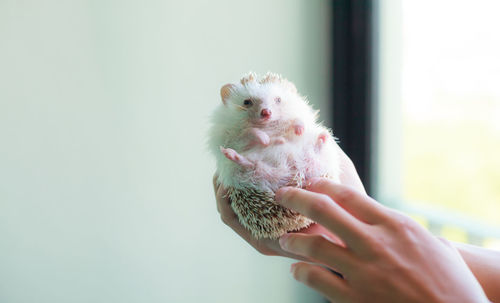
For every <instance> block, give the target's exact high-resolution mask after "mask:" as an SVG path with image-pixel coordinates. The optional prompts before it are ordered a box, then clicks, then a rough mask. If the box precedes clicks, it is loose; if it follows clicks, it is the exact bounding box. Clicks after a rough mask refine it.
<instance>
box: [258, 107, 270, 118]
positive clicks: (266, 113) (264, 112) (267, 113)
mask: <svg viewBox="0 0 500 303" xmlns="http://www.w3.org/2000/svg"><path fill="white" fill-rule="evenodd" d="M260 117H261V118H262V119H265V120H267V119H269V118H271V110H270V109H267V108H264V109H263V110H261V111H260Z"/></svg>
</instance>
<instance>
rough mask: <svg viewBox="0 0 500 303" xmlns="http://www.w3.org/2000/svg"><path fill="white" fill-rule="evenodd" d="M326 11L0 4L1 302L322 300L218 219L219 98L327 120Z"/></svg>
mask: <svg viewBox="0 0 500 303" xmlns="http://www.w3.org/2000/svg"><path fill="white" fill-rule="evenodd" d="M328 27H329V8H328V3H327V2H326V1H306V0H303V1H298V0H294V1H286V0H281V1H263V0H261V1H153V0H147V1H118V0H116V1H109V0H104V1H83V0H82V1H50V0H48V1H36V0H25V1H9V0H1V1H0V302H2V303H14V302H16V303H24V302H40V303H44V302H47V303H57V302H121V303H125V302H321V301H322V299H321V297H319V296H317V295H315V294H314V293H313V292H312V291H310V290H308V289H306V288H305V287H303V286H302V285H300V284H298V283H296V282H295V281H294V280H293V279H292V278H291V276H290V274H289V271H288V266H289V264H290V261H288V260H285V259H282V258H277V257H264V256H261V255H259V254H258V253H257V252H256V251H254V250H253V249H252V248H251V247H250V246H249V245H247V244H246V243H245V242H244V241H243V240H241V239H240V238H239V237H238V236H237V235H236V234H235V233H234V232H232V231H231V230H230V229H229V228H227V227H226V226H224V224H223V223H222V222H221V221H220V220H219V217H218V214H217V212H216V208H215V201H214V197H213V192H212V184H211V182H212V181H211V179H212V174H213V172H214V164H213V159H212V158H211V156H210V155H209V154H208V153H207V152H206V151H205V134H206V129H207V121H208V119H207V118H208V116H209V114H210V113H211V111H212V110H213V109H214V107H215V106H216V105H217V104H219V102H220V100H219V88H220V87H221V86H222V85H223V84H224V83H227V82H229V81H236V80H237V79H239V77H240V76H241V75H242V74H243V73H245V72H247V71H249V70H253V71H256V72H259V73H264V72H266V71H268V70H270V71H274V72H279V73H282V74H283V75H285V76H286V77H287V78H289V79H290V80H292V81H294V82H295V83H296V85H297V87H298V89H299V91H300V92H301V93H302V94H305V95H307V96H309V98H310V100H311V101H312V103H313V104H315V105H316V107H318V108H322V109H323V115H322V118H323V119H326V120H328V119H327V118H328V117H327V115H325V113H326V111H327V110H328V106H327V104H328V100H327V99H328V94H327V92H328V83H327V81H328V76H329V74H328V73H329V64H330V62H329V56H328V55H329V50H328V44H329V37H328V36H329V33H328Z"/></svg>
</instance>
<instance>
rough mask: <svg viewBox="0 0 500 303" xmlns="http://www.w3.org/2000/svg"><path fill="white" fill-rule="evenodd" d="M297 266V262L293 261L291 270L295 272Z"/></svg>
mask: <svg viewBox="0 0 500 303" xmlns="http://www.w3.org/2000/svg"><path fill="white" fill-rule="evenodd" d="M296 266H297V263H293V264H292V265H291V266H290V272H291V273H292V274H293V272H294V271H295V267H296Z"/></svg>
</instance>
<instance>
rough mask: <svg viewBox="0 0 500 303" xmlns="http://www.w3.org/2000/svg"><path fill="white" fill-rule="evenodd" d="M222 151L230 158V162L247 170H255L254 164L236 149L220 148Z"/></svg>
mask: <svg viewBox="0 0 500 303" xmlns="http://www.w3.org/2000/svg"><path fill="white" fill-rule="evenodd" d="M220 151H221V152H222V153H223V154H224V156H226V158H228V159H229V160H231V161H233V162H234V163H236V164H238V165H241V166H242V167H245V168H253V167H254V164H253V163H252V162H250V161H249V160H248V159H247V158H245V157H243V156H242V155H240V154H238V153H237V152H236V151H235V150H234V149H232V148H224V147H222V146H221V147H220Z"/></svg>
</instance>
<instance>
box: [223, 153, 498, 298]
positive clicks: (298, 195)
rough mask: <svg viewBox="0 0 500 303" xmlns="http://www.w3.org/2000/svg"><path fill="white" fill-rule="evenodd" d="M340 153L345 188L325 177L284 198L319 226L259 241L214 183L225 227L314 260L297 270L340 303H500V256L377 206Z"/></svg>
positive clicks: (287, 191)
mask: <svg viewBox="0 0 500 303" xmlns="http://www.w3.org/2000/svg"><path fill="white" fill-rule="evenodd" d="M339 151H340V149H339ZM340 153H341V154H342V160H341V166H342V168H343V169H342V171H343V173H342V174H341V176H340V181H341V183H342V184H336V183H333V182H331V181H329V180H326V179H321V178H318V179H312V180H309V182H308V185H307V187H306V189H297V188H282V189H280V190H279V191H278V192H277V193H276V200H277V203H279V204H281V205H283V206H284V207H287V208H290V209H294V210H295V211H298V212H300V213H302V214H303V215H305V216H307V217H309V218H311V219H313V220H314V221H315V222H318V223H317V224H313V225H312V226H310V227H308V228H306V229H304V230H301V231H300V232H296V233H288V234H286V235H284V236H282V237H281V238H280V239H279V241H278V240H270V239H260V240H257V239H255V238H253V237H252V236H251V234H250V233H249V232H248V231H247V230H246V229H245V228H244V227H243V226H242V225H241V224H240V223H239V222H238V218H237V217H236V215H235V214H234V212H233V211H232V209H231V206H230V204H229V201H228V200H227V198H225V197H224V194H225V190H224V188H222V187H221V186H218V185H217V182H216V178H217V177H216V176H214V190H215V192H216V200H217V209H218V211H219V213H220V214H221V219H222V221H223V222H224V223H225V224H227V225H228V226H229V227H231V228H232V229H233V230H234V231H236V232H237V233H238V234H239V235H240V236H241V237H242V238H243V239H245V240H246V241H247V242H248V243H249V244H250V245H252V246H253V247H254V248H255V249H257V250H258V251H259V252H261V253H262V254H264V255H270V256H286V257H290V258H294V259H297V260H302V261H307V262H299V263H296V264H294V265H292V268H291V271H292V274H293V276H294V278H295V279H297V280H298V281H300V282H302V283H304V284H306V285H308V286H309V287H311V288H313V289H315V290H317V291H318V292H320V293H322V294H323V295H324V296H325V297H327V298H328V299H330V300H332V301H335V302H488V299H489V300H491V301H493V302H497V301H498V302H500V290H499V288H500V287H499V286H500V253H498V252H495V251H491V250H486V249H482V248H478V247H474V246H470V245H464V244H451V243H450V242H448V241H446V240H444V239H439V238H436V237H434V236H433V235H431V234H430V233H429V232H428V231H426V230H425V229H424V228H423V227H421V226H420V225H419V224H418V223H416V222H414V221H413V220H412V219H410V218H409V217H407V216H405V215H403V214H401V213H399V212H396V211H394V210H391V209H389V208H387V207H385V206H383V205H381V204H379V203H378V202H376V201H374V200H373V199H371V198H370V197H368V196H367V195H366V193H365V190H364V188H363V185H362V183H361V181H360V180H359V177H358V175H357V173H356V170H355V168H354V166H353V165H352V162H351V161H350V159H349V158H348V157H347V156H346V155H345V154H344V153H343V152H342V151H340ZM320 265H321V266H320ZM325 268H330V269H333V270H335V271H337V272H340V273H341V274H342V275H343V278H341V277H339V276H337V275H335V274H333V273H332V272H331V271H328V270H327V269H325Z"/></svg>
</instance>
